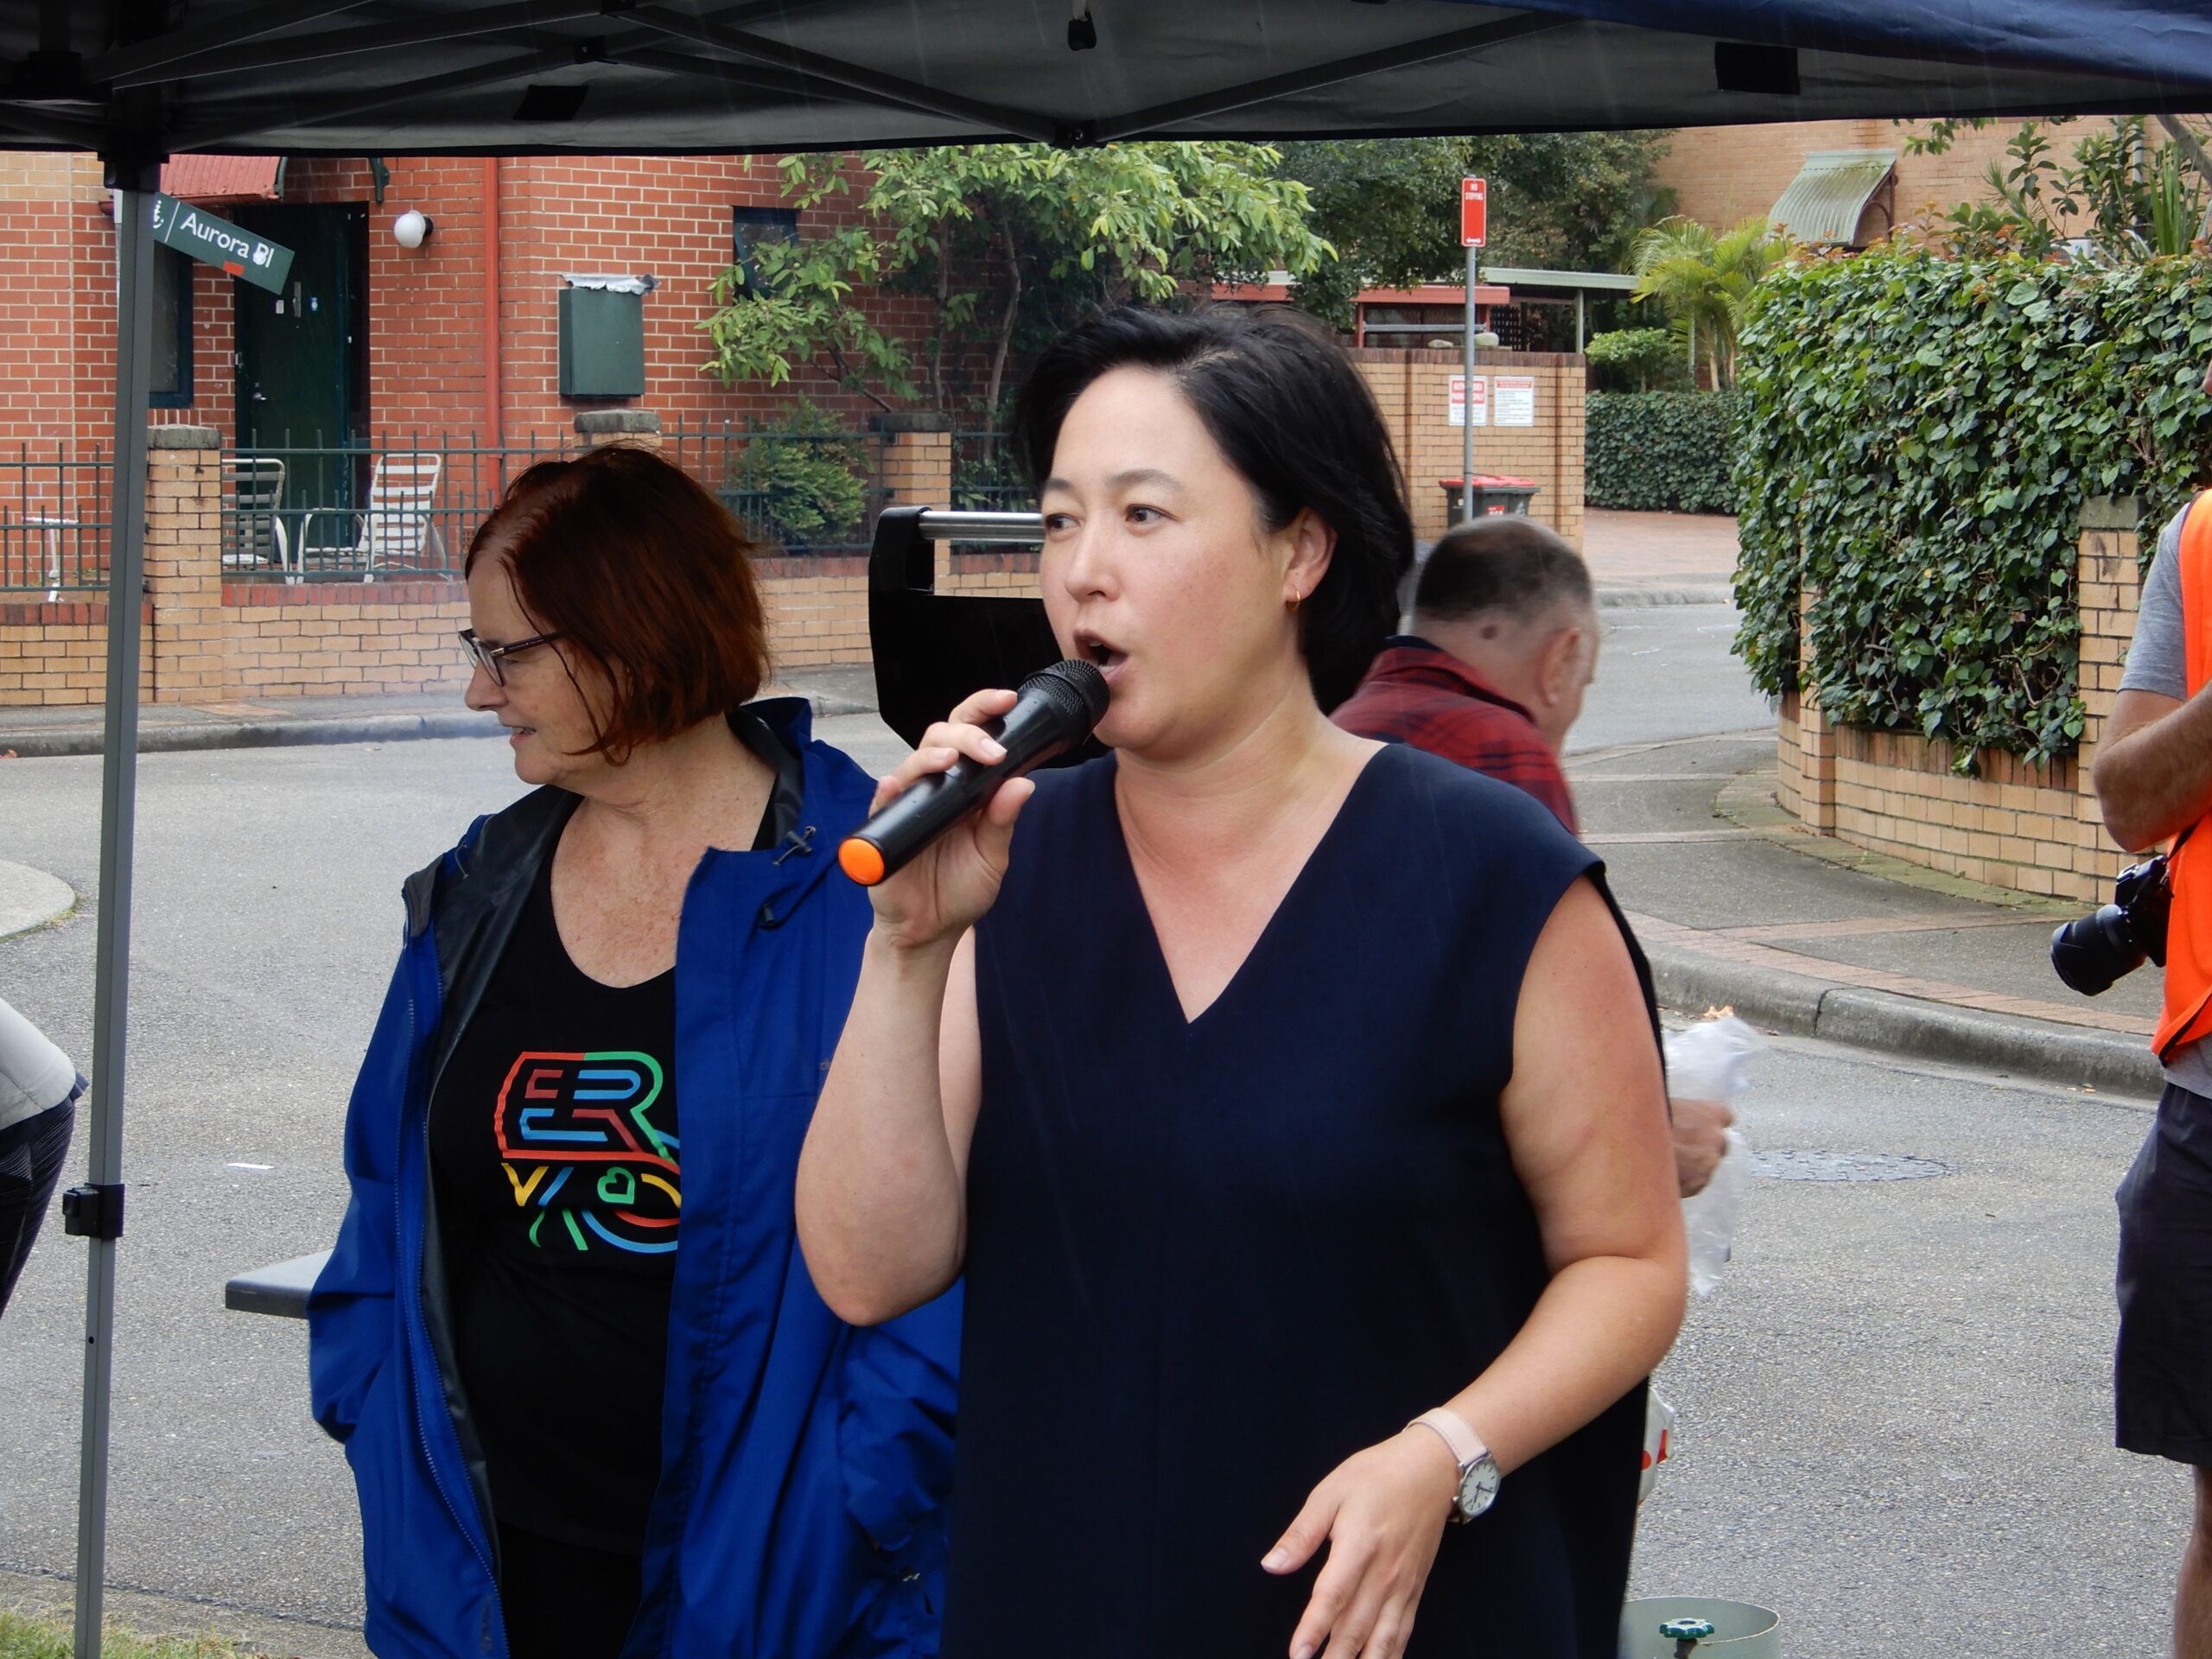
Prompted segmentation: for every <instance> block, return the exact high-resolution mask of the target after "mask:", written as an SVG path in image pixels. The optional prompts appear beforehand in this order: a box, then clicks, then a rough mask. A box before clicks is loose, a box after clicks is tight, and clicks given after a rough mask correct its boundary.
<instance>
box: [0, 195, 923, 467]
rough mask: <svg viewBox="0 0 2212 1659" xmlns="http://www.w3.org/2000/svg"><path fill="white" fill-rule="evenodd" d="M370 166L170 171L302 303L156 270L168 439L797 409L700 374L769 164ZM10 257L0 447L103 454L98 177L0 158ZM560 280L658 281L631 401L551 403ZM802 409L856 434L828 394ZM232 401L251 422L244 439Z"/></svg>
mask: <svg viewBox="0 0 2212 1659" xmlns="http://www.w3.org/2000/svg"><path fill="white" fill-rule="evenodd" d="M208 163H213V165H209V164H208ZM381 165H382V166H383V168H385V178H384V179H383V181H381V188H379V181H378V178H377V176H376V174H375V170H374V165H373V164H372V162H370V161H369V160H367V159H365V158H364V159H360V160H351V159H347V160H328V159H315V160H306V161H297V160H296V161H291V162H284V163H282V164H279V163H277V162H275V161H274V160H273V159H270V160H268V161H264V162H253V161H251V160H250V159H246V158H212V157H210V158H200V157H185V158H180V160H179V161H177V162H172V163H171V164H170V168H169V173H168V179H167V181H166V182H168V184H169V185H170V186H171V187H172V188H173V189H174V191H175V194H181V195H183V196H184V197H185V198H186V199H187V200H195V201H198V202H200V204H202V205H204V206H207V207H210V208H212V209H213V211H214V212H216V213H219V214H221V215H222V216H224V217H226V218H228V219H233V220H236V221H237V222H238V223H240V224H243V225H245V226H246V227H247V228H249V229H251V230H253V231H256V232H258V233H260V234H262V235H264V236H266V237H268V238H270V239H271V240H273V241H277V242H279V243H281V244H283V245H285V246H288V247H290V248H292V249H293V250H294V251H295V253H296V264H295V266H294V270H293V285H294V286H295V287H296V289H298V292H297V294H296V295H286V296H278V295H270V294H268V293H266V292H265V291H264V290H263V289H257V288H253V287H251V286H250V285H248V284H246V283H240V282H238V281H236V280H234V279H233V278H232V277H228V276H226V275H225V274H224V273H223V272H222V271H221V270H219V269H218V268H217V267H214V266H212V265H204V264H202V265H194V266H188V265H187V264H186V263H185V262H184V261H183V260H182V257H181V256H177V255H170V254H167V253H164V254H162V256H160V258H161V259H162V262H163V263H164V264H165V267H166V268H165V270H164V272H163V274H162V277H161V278H160V281H159V283H158V284H157V293H162V292H163V291H164V290H165V289H168V286H169V285H170V284H172V283H175V281H176V279H177V277H178V276H179V275H181V274H188V276H189V279H190V280H189V289H190V307H189V314H188V319H187V320H183V321H180V319H179V317H178V313H177V308H176V307H175V305H174V303H171V304H169V305H168V306H167V308H165V310H164V313H163V315H162V321H161V323H160V325H159V326H157V334H159V335H160V336H161V337H160V338H158V339H157V340H156V361H157V364H162V365H167V364H169V363H172V362H180V361H184V360H188V363H189V373H188V376H186V377H184V378H180V379H175V380H171V381H169V382H168V385H166V387H165V389H164V391H163V392H162V393H161V394H158V395H157V397H156V403H157V404H159V405H160V406H162V407H164V408H168V409H174V410H176V411H177V412H176V413H175V414H174V415H172V416H166V417H165V418H170V419H177V420H184V421H189V422H191V423H195V424H203V425H212V426H215V427H217V428H219V429H221V431H222V432H223V434H224V435H225V439H226V442H232V441H235V440H236V439H238V437H240V436H241V435H244V436H246V437H248V438H249V439H251V437H252V436H253V435H255V431H256V429H259V430H260V432H261V435H262V440H263V441H264V442H278V441H280V440H279V439H278V438H277V434H278V433H281V432H283V431H289V432H290V433H291V435H292V438H293V441H294V442H297V443H309V442H315V439H314V437H312V436H311V434H316V433H319V434H321V435H322V437H323V439H324V441H327V442H332V443H338V444H342V443H346V442H360V441H362V440H365V439H369V438H371V437H372V436H375V437H382V436H384V435H387V434H404V433H406V432H409V431H416V430H419V431H422V432H424V433H438V432H444V433H449V434H452V435H454V436H455V437H456V438H459V437H461V436H462V435H468V436H473V437H476V438H478V439H489V438H496V437H497V436H499V435H512V434H515V433H522V432H528V431H531V430H546V429H557V428H566V427H567V426H568V425H569V423H570V419H571V417H572V416H574V415H575V413H576V411H577V410H579V409H586V408H603V407H608V406H610V404H611V405H612V406H617V407H619V406H623V405H624V404H635V405H636V406H638V407H640V408H645V409H650V410H655V411H656V412H658V414H659V415H660V416H662V418H663V420H664V422H670V423H673V422H677V421H681V422H683V423H687V424H697V423H713V424H717V425H719V424H725V423H738V424H742V423H744V422H745V421H746V420H747V418H749V417H758V416H765V415H767V414H770V413H772V411H774V410H776V409H778V408H780V407H781V406H783V405H785V404H788V403H789V401H790V400H791V391H779V392H776V393H769V392H767V391H763V390H747V391H731V390H729V389H728V388H726V387H724V386H723V385H721V382H720V381H719V380H716V379H715V378H711V377H710V376H709V375H707V374H706V373H704V372H702V365H703V364H704V362H705V361H706V358H707V355H708V348H707V341H706V337H705V336H704V335H703V334H702V333H701V332H700V325H701V324H702V322H704V321H705V320H706V319H707V317H708V316H709V315H710V313H711V312H712V311H713V309H714V308H715V302H714V297H713V288H714V283H715V278H716V277H719V276H720V275H721V273H722V272H723V271H724V270H727V269H728V268H729V266H730V265H731V264H732V263H733V261H734V257H735V247H734V242H735V237H736V234H737V231H738V228H739V226H738V221H739V219H740V218H741V217H743V218H747V219H751V220H752V221H753V225H752V227H751V228H753V230H754V231H755V232H756V233H758V232H760V230H761V229H763V228H767V229H770V230H771V231H772V227H773V226H774V223H775V221H776V220H778V219H782V218H785V217H786V214H785V208H784V206H783V203H782V199H781V195H780V192H779V176H778V174H777V172H776V168H775V167H774V164H773V162H772V159H771V158H765V157H758V158H747V157H742V156H738V157H729V158H716V157H693V156H682V157H677V156H613V157H600V158H588V159H568V158H546V157H530V158H508V159H504V160H492V159H488V158H487V159H474V158H471V159H459V160H451V159H439V160H427V159H421V158H414V157H407V156H390V157H385V158H381ZM379 196H380V197H381V200H378V198H379ZM410 209H412V210H414V211H416V212H419V213H422V214H423V215H424V216H425V217H427V218H428V219H429V220H430V221H431V224H432V226H434V228H433V229H432V231H431V232H430V234H429V236H428V237H426V238H424V239H423V243H422V245H420V246H419V247H416V248H408V247H404V246H402V245H400V244H399V243H398V242H397V240H395V239H394V238H393V235H392V226H393V224H394V222H395V221H396V220H397V219H398V218H399V217H400V216H401V215H402V214H403V213H406V212H408V211H409V210H410ZM487 226H496V234H492V235H487ZM0 235H4V238H5V242H6V245H7V246H8V247H9V248H10V250H12V252H11V254H10V257H9V261H8V263H9V267H10V268H9V269H8V270H6V275H7V277H9V279H10V280H9V283H8V291H9V296H10V297H9V299H8V301H7V302H6V306H5V310H4V313H0V316H4V322H5V327H4V330H0V443H14V442H21V441H27V440H51V439H54V438H58V437H68V436H80V437H86V438H98V437H102V436H105V434H106V432H107V429H108V426H109V423H110V421H111V414H110V398H109V396H108V391H107V388H108V387H109V385H111V375H112V372H113V363H114V359H113V346H112V340H113V328H114V310H113V303H112V297H111V296H112V295H113V292H114V245H115V238H114V228H113V225H112V223H111V219H110V218H109V209H108V197H107V193H106V191H105V189H103V188H102V187H101V183H100V175H99V163H98V162H96V161H93V160H92V159H91V158H88V157H84V156H67V155H41V154H35V153H27V152H22V151H11V152H9V153H8V154H7V155H6V156H4V157H0ZM571 273H590V274H624V275H631V276H642V275H646V274H650V275H652V277H654V278H656V279H657V281H658V286H657V287H656V288H655V289H653V290H652V293H651V294H650V295H649V296H646V298H645V304H644V314H645V391H644V393H643V394H642V395H641V396H639V397H634V398H628V399H615V400H607V399H575V398H563V397H562V396H561V395H560V391H559V388H558V365H557V360H556V353H557V340H558V329H557V320H556V311H557V308H558V305H559V297H560V292H561V289H562V288H563V285H564V283H563V277H565V276H566V275H569V274H571ZM164 297H165V298H166V295H165V294H164ZM302 307H305V308H308V309H306V310H302ZM279 308H282V309H281V310H280V309H279ZM897 308H898V302H895V301H892V302H887V303H886V305H885V306H884V307H883V309H884V310H886V311H887V314H888V315H886V317H885V320H886V321H892V322H894V323H895V321H898V320H899V319H898V318H897V316H896V312H897ZM871 309H872V310H873V309H877V307H875V306H874V305H873V304H871ZM248 314H251V315H248ZM913 321H914V323H915V325H916V326H917V327H919V326H920V323H921V319H920V318H919V317H918V316H917V317H916V318H915V319H914V320H913ZM494 324H496V326H493V325H494ZM242 389H243V391H242ZM495 389H496V395H495ZM795 390H798V391H805V392H806V393H807V394H808V395H809V396H810V397H813V398H814V399H815V400H816V401H817V402H818V403H820V404H823V406H824V407H828V408H842V410H845V411H847V412H849V413H851V414H853V415H855V416H858V415H860V414H861V413H862V412H863V406H862V404H860V403H858V402H856V401H855V400H853V399H850V398H846V397H841V396H840V395H839V394H838V393H837V392H836V390H835V389H834V388H833V387H830V386H829V385H827V384H826V383H818V384H817V385H811V386H808V385H799V386H798V387H797V388H795ZM257 393H258V397H257V396H256V394H257ZM241 395H243V396H245V397H246V399H247V400H248V402H249V403H251V404H255V405H256V407H255V408H254V409H253V410H251V411H250V416H249V420H248V423H247V429H246V431H245V433H243V434H242V433H241V431H240V429H239V424H238V409H239V398H240V397H241ZM271 405H274V408H273V409H272V407H271Z"/></svg>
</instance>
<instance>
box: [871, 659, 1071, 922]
mask: <svg viewBox="0 0 2212 1659" xmlns="http://www.w3.org/2000/svg"><path fill="white" fill-rule="evenodd" d="M1013 707H1014V693H1013V692H1012V691H978V692H976V695H975V696H971V697H969V699H968V700H967V701H966V702H963V703H962V704H961V705H960V706H959V707H958V708H957V709H954V710H953V711H952V714H951V716H950V719H946V720H941V721H938V723H937V724H936V725H934V726H932V727H931V728H929V730H928V731H926V732H925V733H923V734H922V741H921V746H920V747H918V748H917V749H916V750H915V751H914V752H913V753H912V754H910V755H908V756H907V757H906V760H902V761H901V762H899V766H898V769H897V770H896V771H894V772H892V774H891V775H890V776H889V777H887V778H886V779H884V780H883V781H882V782H881V783H880V784H878V785H876V787H875V800H874V804H872V805H871V806H870V807H869V809H868V810H869V811H870V812H871V813H875V812H880V811H881V810H883V809H884V808H885V807H887V806H888V805H890V804H891V803H892V802H893V801H894V800H896V799H897V798H899V795H900V794H901V793H902V792H903V791H906V789H907V788H909V787H910V786H911V785H912V784H913V783H914V782H915V780H916V779H921V778H926V777H928V776H929V775H930V774H931V772H944V771H945V770H946V769H947V768H948V767H950V766H952V765H953V764H954V763H955V762H956V761H957V760H960V759H961V758H962V757H963V756H966V757H968V758H969V759H970V760H976V761H978V762H980V763H982V765H984V766H990V765H993V764H995V762H997V761H999V760H1002V759H1004V758H1005V754H1006V751H1005V749H1003V748H1002V747H1000V745H999V741H998V740H997V739H996V738H995V737H993V736H992V735H991V734H989V733H988V732H987V731H985V730H984V729H983V728H982V724H981V722H982V721H986V720H993V719H995V718H996V717H998V716H999V715H1003V714H1005V713H1006V712H1007V710H1008V709H1012V708H1013ZM1036 787H1037V786H1036V785H1034V784H1033V783H1032V782H1030V780H1029V779H1027V778H1014V779H1008V780H1007V782H1005V783H1003V784H1001V785H999V787H998V790H997V791H996V792H995V794H993V795H992V797H991V798H990V799H989V800H988V801H986V802H985V803H984V804H983V807H982V810H981V811H979V812H971V813H969V815H968V817H965V818H963V819H962V820H961V821H960V822H959V823H956V824H955V825H953V826H952V828H951V829H948V830H947V831H945V833H944V834H943V835H942V836H938V838H937V839H936V840H935V841H934V842H931V843H930V844H929V845H928V846H927V847H925V848H924V849H922V850H921V851H920V852H919V853H918V854H917V855H915V856H914V857H913V859H912V861H910V862H908V863H907V865H906V868H903V869H901V870H899V871H898V872H897V873H896V874H893V875H891V876H888V877H887V878H885V879H884V880H882V881H880V882H878V883H877V884H876V885H875V886H874V887H871V888H869V889H868V897H869V899H870V900H871V901H872V902H873V903H874V906H875V925H876V928H877V931H879V932H880V933H883V934H885V935H887V937H888V938H889V939H890V941H891V943H893V944H895V945H897V946H899V948H900V949H902V950H914V949H918V948H925V947H927V946H930V945H935V944H954V943H956V942H957V940H958V939H959V938H960V936H961V935H962V934H963V933H964V932H966V931H968V929H969V928H970V927H972V926H974V925H975V924H976V921H977V920H978V919H979V918H981V917H982V914H983V912H986V911H988V909H990V907H991V905H992V902H993V901H994V900H995V899H997V898H998V896H999V883H1000V881H1001V880H1003V879H1004V877H1005V875H1006V863H1007V846H1008V844H1009V843H1010V842H1012V841H1013V839H1014V818H1015V817H1016V815H1018V814H1019V813H1020V810H1021V804H1022V803H1023V802H1024V801H1026V800H1027V799H1028V798H1029V797H1030V793H1031V791H1033V790H1034V789H1035V788H1036Z"/></svg>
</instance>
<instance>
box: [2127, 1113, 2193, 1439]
mask: <svg viewBox="0 0 2212 1659" xmlns="http://www.w3.org/2000/svg"><path fill="white" fill-rule="evenodd" d="M2116 1196H2117V1197H2118V1198H2119V1201H2120V1351H2119V1353H2118V1355H2117V1357H2116V1358H2115V1361H2114V1363H2113V1396H2114V1403H2115V1405H2116V1407H2117V1409H2118V1416H2119V1436H2118V1438H2119V1443H2120V1447H2121V1449H2122V1450H2124V1451H2128V1452H2143V1453H2145V1454H2146V1455H2148V1456H2151V1457H2158V1458H2171V1459H2174V1460H2175V1461H2177V1462H2178V1463H2188V1464H2195V1465H2198V1466H2199V1467H2212V1100H2207V1099H2206V1098H2205V1097H2204V1096H2202V1095H2197V1094H2191V1093H2190V1091H2189V1090H2186V1089H2183V1088H2181V1087H2178V1086H2177V1085H2176V1084H2171V1083H2170V1084H2167V1085H2166V1091H2165V1093H2164V1095H2162V1096H2160V1097H2159V1100H2158V1123H2157V1125H2156V1126H2155V1127H2154V1128H2152V1131H2151V1135H2150V1138H2149V1139H2148V1140H2146V1141H2144V1143H2143V1150H2142V1151H2141V1152H2139V1153H2138V1154H2136V1158H2135V1164H2134V1166H2133V1168H2132V1169H2130V1170H2129V1171H2128V1172H2127V1179H2125V1180H2123V1181H2122V1182H2121V1183H2120V1191H2119V1192H2118V1194H2117V1195H2116Z"/></svg>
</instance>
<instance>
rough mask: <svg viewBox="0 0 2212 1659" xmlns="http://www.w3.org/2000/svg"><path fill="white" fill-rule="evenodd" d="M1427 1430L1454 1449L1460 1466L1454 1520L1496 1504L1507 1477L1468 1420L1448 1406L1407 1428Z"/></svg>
mask: <svg viewBox="0 0 2212 1659" xmlns="http://www.w3.org/2000/svg"><path fill="white" fill-rule="evenodd" d="M1406 1427H1408V1428H1426V1429H1427V1430H1429V1431H1430V1432H1431V1433H1433V1434H1435V1435H1436V1437H1437V1438H1438V1439H1439V1440H1442V1441H1443V1442H1444V1444H1445V1445H1446V1446H1449V1447H1450V1448H1451V1450H1452V1460H1453V1461H1454V1462H1456V1463H1457V1464H1458V1465H1459V1491H1458V1492H1457V1493H1456V1494H1454V1495H1453V1497H1452V1515H1451V1519H1452V1520H1453V1521H1455V1522H1459V1521H1471V1520H1473V1519H1474V1518H1475V1517H1476V1516H1478V1515H1480V1514H1481V1513H1482V1512H1483V1511H1484V1510H1486V1509H1488V1508H1490V1506H1491V1504H1492V1503H1496V1502H1497V1484H1498V1482H1499V1481H1501V1480H1503V1478H1504V1476H1503V1474H1502V1473H1501V1472H1500V1471H1499V1470H1498V1466H1497V1459H1496V1458H1493V1457H1492V1456H1491V1454H1490V1448H1489V1447H1488V1446H1484V1444H1483V1441H1482V1436H1481V1435H1479V1434H1478V1433H1475V1431H1474V1430H1473V1429H1471V1428H1469V1427H1467V1422H1466V1419H1465V1418H1464V1417H1462V1416H1460V1415H1459V1413H1458V1412H1456V1411H1453V1410H1452V1409H1451V1408H1449V1407H1446V1406H1439V1407H1437V1408H1436V1409H1435V1410H1433V1411H1424V1412H1423V1413H1421V1415H1420V1416H1418V1417H1416V1418H1414V1420H1413V1421H1412V1422H1410V1423H1408V1424H1407V1425H1406Z"/></svg>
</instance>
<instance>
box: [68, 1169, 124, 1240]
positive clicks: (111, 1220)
mask: <svg viewBox="0 0 2212 1659" xmlns="http://www.w3.org/2000/svg"><path fill="white" fill-rule="evenodd" d="M61 1230H62V1231H63V1232H65V1233H70V1234H73V1235H74V1236H77V1237H79V1238H106V1239H117V1238H121V1237H122V1236H123V1183H122V1182H121V1181H98V1182H92V1183H91V1184H89V1185H84V1186H73V1187H71V1188H69V1189H68V1190H67V1192H64V1193H62V1195H61Z"/></svg>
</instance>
